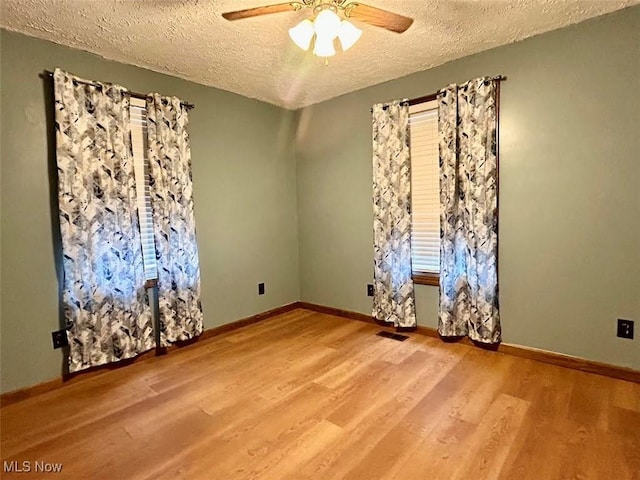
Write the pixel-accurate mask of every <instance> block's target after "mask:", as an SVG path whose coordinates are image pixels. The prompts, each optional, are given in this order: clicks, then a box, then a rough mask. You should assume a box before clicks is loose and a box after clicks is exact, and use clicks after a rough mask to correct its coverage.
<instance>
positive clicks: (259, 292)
mask: <svg viewBox="0 0 640 480" xmlns="http://www.w3.org/2000/svg"><path fill="white" fill-rule="evenodd" d="M258 295H264V283H259V284H258Z"/></svg>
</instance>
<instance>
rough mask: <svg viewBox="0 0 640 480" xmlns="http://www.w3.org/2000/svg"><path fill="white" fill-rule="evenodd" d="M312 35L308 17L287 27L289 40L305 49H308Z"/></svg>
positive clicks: (311, 25)
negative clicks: (291, 26) (293, 25)
mask: <svg viewBox="0 0 640 480" xmlns="http://www.w3.org/2000/svg"><path fill="white" fill-rule="evenodd" d="M313 35H314V30H313V23H311V20H309V19H305V20H303V21H301V22H300V23H299V24H298V25H296V26H295V27H293V28H290V29H289V36H290V37H291V40H293V43H295V44H296V45H297V46H299V47H300V48H301V49H302V50H305V51H306V50H309V46H310V45H311V39H312V38H313Z"/></svg>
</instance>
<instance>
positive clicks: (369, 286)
mask: <svg viewBox="0 0 640 480" xmlns="http://www.w3.org/2000/svg"><path fill="white" fill-rule="evenodd" d="M367 295H368V296H370V297H373V285H371V284H368V285H367Z"/></svg>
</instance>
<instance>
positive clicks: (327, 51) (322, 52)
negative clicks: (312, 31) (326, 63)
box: [313, 35, 336, 58]
mask: <svg viewBox="0 0 640 480" xmlns="http://www.w3.org/2000/svg"><path fill="white" fill-rule="evenodd" d="M313 54H314V55H315V56H317V57H325V58H326V57H333V56H334V55H335V54H336V49H335V47H334V46H333V38H329V37H325V36H322V35H317V36H316V44H315V47H314V48H313Z"/></svg>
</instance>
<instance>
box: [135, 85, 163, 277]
mask: <svg viewBox="0 0 640 480" xmlns="http://www.w3.org/2000/svg"><path fill="white" fill-rule="evenodd" d="M129 112H130V116H131V146H132V149H133V165H134V170H135V176H136V192H137V196H138V212H139V219H140V239H141V241H142V257H143V260H144V275H145V279H146V280H154V279H157V278H158V270H157V266H156V247H155V241H154V239H153V219H152V216H151V215H152V213H151V198H150V190H149V162H148V160H147V107H146V102H145V101H144V100H142V99H140V98H134V97H131V104H130V108H129Z"/></svg>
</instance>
